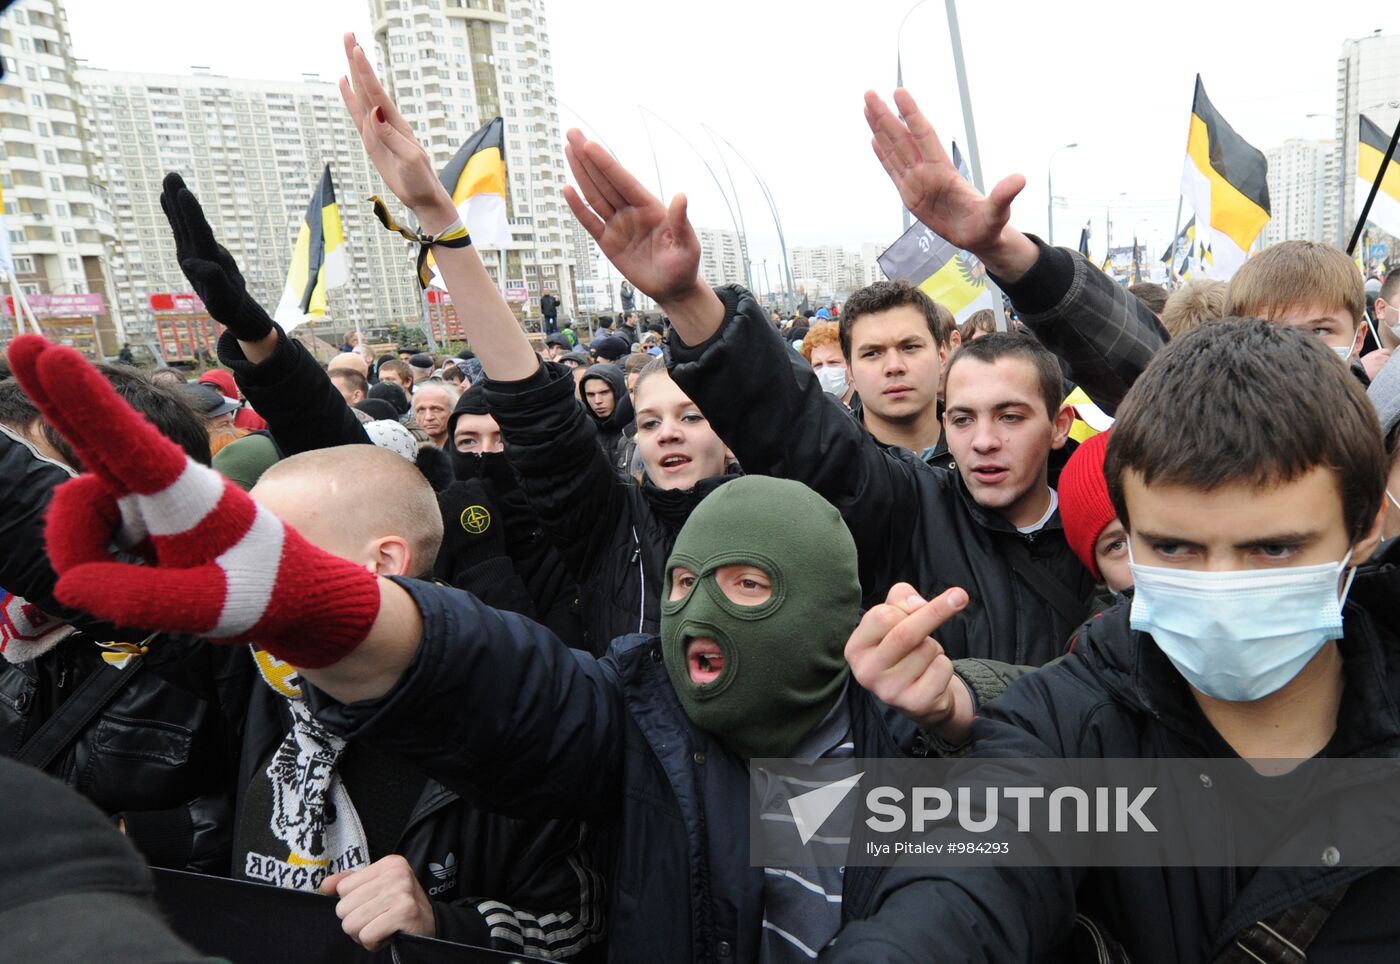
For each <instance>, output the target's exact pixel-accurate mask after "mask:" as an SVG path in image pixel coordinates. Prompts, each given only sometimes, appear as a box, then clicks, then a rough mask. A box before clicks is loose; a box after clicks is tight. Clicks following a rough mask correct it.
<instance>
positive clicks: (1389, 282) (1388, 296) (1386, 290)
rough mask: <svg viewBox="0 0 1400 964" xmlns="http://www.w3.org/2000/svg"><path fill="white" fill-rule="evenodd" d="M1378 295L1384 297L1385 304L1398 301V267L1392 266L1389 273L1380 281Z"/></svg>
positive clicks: (1399, 289) (1399, 278) (1399, 276)
mask: <svg viewBox="0 0 1400 964" xmlns="http://www.w3.org/2000/svg"><path fill="white" fill-rule="evenodd" d="M1379 295H1380V297H1382V298H1384V299H1385V303H1386V304H1388V305H1389V304H1394V303H1395V302H1397V301H1400V268H1392V269H1391V270H1390V273H1389V274H1387V275H1386V276H1385V280H1384V281H1382V282H1381V290H1380V292H1379Z"/></svg>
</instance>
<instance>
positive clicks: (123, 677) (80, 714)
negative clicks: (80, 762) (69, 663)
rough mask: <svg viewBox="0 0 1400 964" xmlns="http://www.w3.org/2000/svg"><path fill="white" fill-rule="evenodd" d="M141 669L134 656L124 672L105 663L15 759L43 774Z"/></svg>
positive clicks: (86, 680) (37, 732)
mask: <svg viewBox="0 0 1400 964" xmlns="http://www.w3.org/2000/svg"><path fill="white" fill-rule="evenodd" d="M140 669H141V657H139V656H133V657H132V658H131V660H130V661H129V662H127V664H126V665H125V666H123V667H122V668H121V669H116V668H115V667H112V666H109V665H108V664H107V663H106V662H103V663H102V664H101V665H100V666H98V667H97V668H96V669H95V670H93V671H92V672H91V673H89V674H88V677H87V679H85V680H83V681H82V682H81V683H80V684H78V688H77V689H76V690H74V691H73V695H72V696H70V697H68V699H67V700H65V701H64V703H63V705H62V706H60V707H59V708H58V711H57V712H55V713H54V715H53V716H50V717H49V718H48V719H47V720H45V721H44V724H43V726H41V727H39V729H38V730H37V731H35V733H34V735H33V736H32V737H30V738H29V739H28V740H26V741H25V743H24V746H22V747H20V749H19V752H18V753H16V754H15V759H16V760H18V761H19V762H20V763H24V764H27V765H28V766H32V767H36V768H38V769H40V770H43V769H46V768H47V767H48V765H49V764H50V763H52V762H53V761H54V759H55V758H56V757H57V756H58V755H59V754H60V753H61V752H63V749H64V747H66V746H68V744H69V743H72V742H73V740H74V738H76V737H77V736H78V734H79V733H81V732H82V731H83V728H84V727H86V726H87V725H88V723H90V722H91V721H92V718H93V717H94V716H96V715H97V714H98V713H101V712H102V710H103V708H104V707H105V706H106V705H107V704H108V703H110V702H112V699H113V697H115V696H116V695H117V693H118V692H120V691H121V689H122V687H124V686H125V685H126V684H127V683H128V682H130V681H131V678H132V677H133V676H135V675H136V674H137V672H139V671H140Z"/></svg>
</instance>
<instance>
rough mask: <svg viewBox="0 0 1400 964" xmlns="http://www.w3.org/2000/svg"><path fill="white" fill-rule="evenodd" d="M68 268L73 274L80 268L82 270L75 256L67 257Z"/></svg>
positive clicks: (80, 263)
mask: <svg viewBox="0 0 1400 964" xmlns="http://www.w3.org/2000/svg"><path fill="white" fill-rule="evenodd" d="M68 270H69V271H71V272H72V273H74V274H77V273H78V272H79V271H82V270H83V265H82V262H81V261H79V260H78V259H77V258H69V259H68Z"/></svg>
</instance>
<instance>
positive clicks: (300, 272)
mask: <svg viewBox="0 0 1400 964" xmlns="http://www.w3.org/2000/svg"><path fill="white" fill-rule="evenodd" d="M347 280H349V270H348V269H347V267H346V263H345V232H344V231H343V230H342V229H341V226H340V207H339V205H337V204H336V201H335V184H334V183H333V182H332V181H331V166H330V165H329V164H327V165H326V167H325V170H323V171H322V172H321V180H320V183H318V184H317V185H316V190H315V191H313V192H312V194H311V203H310V204H308V205H307V206H306V216H305V217H304V218H302V222H301V229H300V230H299V231H298V232H297V240H296V244H295V245H294V246H293V247H292V264H291V267H290V268H288V269H287V287H286V288H285V289H283V291H282V300H281V301H280V302H278V304H277V313H276V314H275V315H274V317H275V318H276V319H277V323H278V324H279V325H281V326H282V330H283V331H292V330H293V329H295V328H296V327H297V326H298V325H300V324H302V323H303V322H305V321H306V320H307V319H308V318H314V319H321V318H324V317H325V316H326V289H327V288H338V287H340V286H341V285H343V284H345V282H346V281H347Z"/></svg>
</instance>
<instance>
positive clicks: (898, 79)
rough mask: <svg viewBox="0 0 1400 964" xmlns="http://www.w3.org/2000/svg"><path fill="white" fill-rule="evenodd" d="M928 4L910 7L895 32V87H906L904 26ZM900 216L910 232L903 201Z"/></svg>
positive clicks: (921, 1) (918, 3)
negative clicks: (902, 49) (900, 42)
mask: <svg viewBox="0 0 1400 964" xmlns="http://www.w3.org/2000/svg"><path fill="white" fill-rule="evenodd" d="M926 2H927V0H918V2H917V3H915V4H914V5H913V6H912V7H910V8H909V9H908V10H906V11H905V13H904V19H902V20H900V21H899V29H898V30H896V31H895V32H894V85H895V87H903V86H904V58H903V57H902V56H901V54H900V49H899V41H900V38H902V37H903V36H904V25H905V24H906V23H907V22H908V21H909V15H910V14H911V13H913V12H914V11H915V10H917V9H919V8H920V7H922V6H923V5H924V4H925V3H926ZM899 214H900V217H901V218H902V219H903V220H904V230H906V231H908V230H909V224H910V219H909V209H908V208H906V207H905V206H904V202H903V201H901V202H900V205H899Z"/></svg>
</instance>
